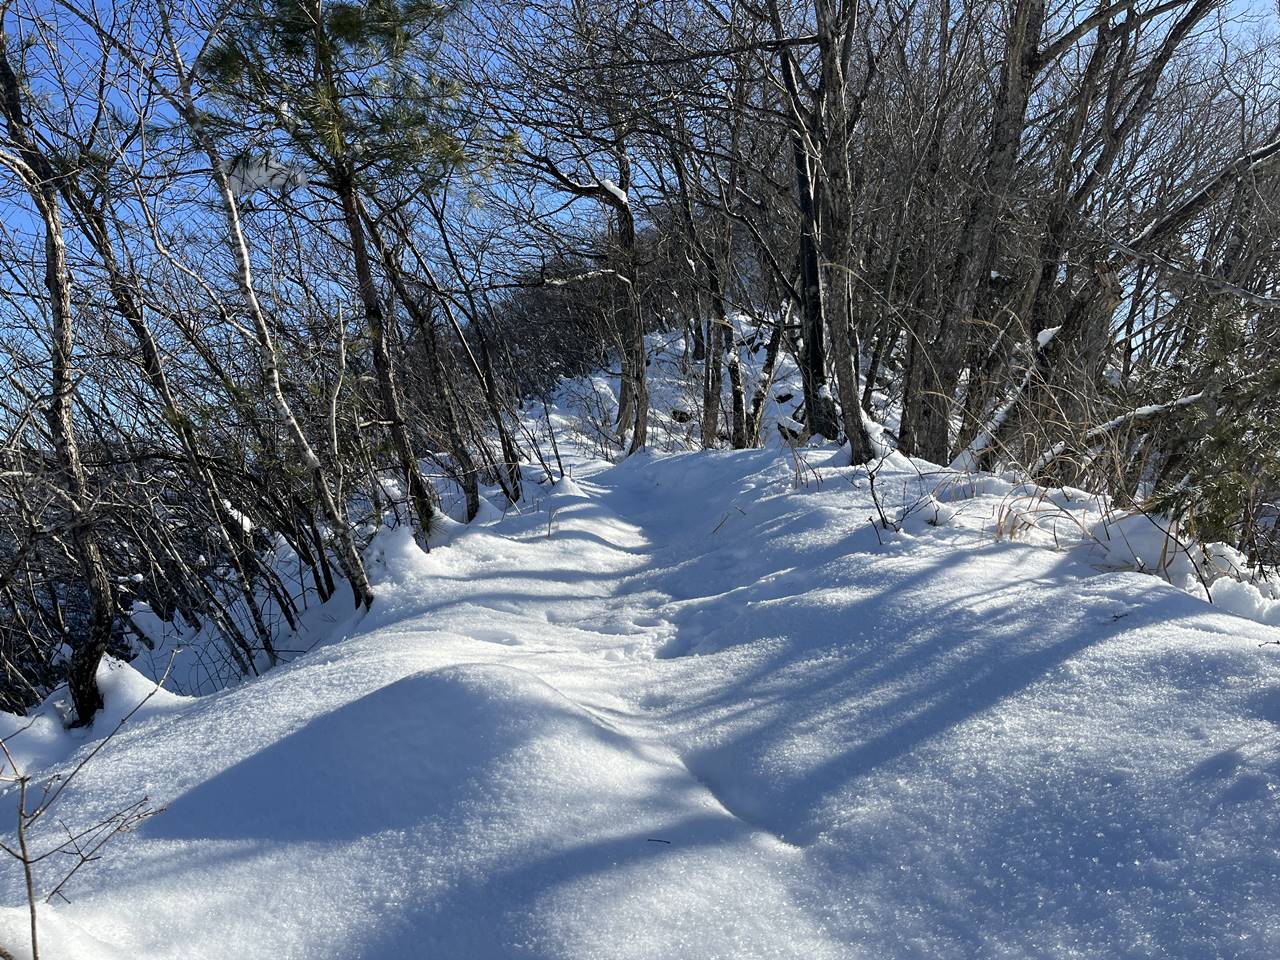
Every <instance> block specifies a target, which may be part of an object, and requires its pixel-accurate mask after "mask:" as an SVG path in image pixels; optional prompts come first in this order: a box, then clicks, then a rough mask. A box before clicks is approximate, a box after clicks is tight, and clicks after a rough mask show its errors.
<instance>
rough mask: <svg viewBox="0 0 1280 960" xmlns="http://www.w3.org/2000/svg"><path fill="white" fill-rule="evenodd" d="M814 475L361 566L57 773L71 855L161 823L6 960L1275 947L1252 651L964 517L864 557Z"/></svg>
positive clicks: (867, 543) (570, 485)
mask: <svg viewBox="0 0 1280 960" xmlns="http://www.w3.org/2000/svg"><path fill="white" fill-rule="evenodd" d="M836 456H837V454H835V453H834V452H830V451H827V452H822V451H819V452H817V453H815V454H814V459H815V463H814V464H813V465H811V467H810V470H811V473H812V476H811V477H809V478H808V479H806V480H805V482H804V483H803V484H801V485H799V486H797V484H796V472H795V468H794V465H793V464H792V463H791V462H789V461H788V460H787V459H786V458H785V457H783V456H782V455H780V454H779V453H778V452H777V451H753V452H746V453H735V454H729V453H725V454H697V455H686V456H676V457H670V458H646V457H637V458H633V459H632V460H631V461H628V462H626V463H624V464H622V465H620V466H618V467H614V468H611V469H608V470H600V469H599V468H598V467H597V468H593V470H584V471H582V472H581V473H580V476H579V479H578V481H577V482H576V483H575V482H573V481H563V482H562V483H561V484H560V485H559V486H558V488H557V489H556V490H555V491H553V492H552V493H550V494H549V495H548V496H547V497H546V498H545V499H544V500H543V501H542V502H541V503H539V504H538V505H537V509H535V510H531V511H530V512H529V513H527V514H526V515H524V516H511V517H508V518H506V519H505V520H503V521H502V522H500V523H496V524H491V525H487V526H480V527H476V528H473V529H469V530H467V531H466V532H463V533H461V534H459V535H458V536H456V537H455V539H454V540H453V541H452V542H451V543H450V544H449V545H448V546H445V547H443V548H441V549H437V550H435V551H433V552H432V553H431V554H430V555H429V556H424V555H422V554H421V553H420V552H417V551H416V548H414V547H412V545H411V544H410V543H408V542H406V541H405V540H404V538H399V539H397V538H395V537H388V538H386V539H384V541H383V547H382V548H383V551H384V556H383V557H382V559H381V562H380V564H379V565H378V566H379V569H380V577H381V584H380V590H379V600H378V603H377V604H376V605H375V608H374V609H373V611H371V612H370V614H368V615H367V616H366V618H365V619H364V620H363V621H362V622H361V623H359V624H358V626H356V627H354V628H353V629H352V630H351V636H350V637H348V638H347V639H345V640H343V641H342V642H335V643H332V644H330V645H328V646H325V647H323V648H320V649H317V650H315V651H313V652H312V653H311V654H309V655H307V656H306V657H303V658H301V659H300V660H298V661H297V662H295V663H294V664H292V665H290V666H288V667H285V668H281V669H279V670H278V671H275V672H273V673H271V674H268V675H267V676H265V677H263V678H262V679H261V680H258V681H256V682H254V683H249V684H246V685H244V686H242V687H240V688H237V689H235V690H231V691H227V692H225V693H222V694H219V695H215V696H211V697H206V698H202V699H199V700H194V701H188V700H182V699H179V698H174V700H173V701H172V702H168V701H166V703H165V704H163V705H162V707H160V708H157V709H156V710H155V711H154V712H153V714H152V715H150V716H149V717H148V718H147V719H145V720H142V721H140V722H138V723H136V724H134V725H130V727H128V728H126V729H125V731H124V732H122V734H121V735H120V736H119V738H118V740H117V741H114V742H113V743H111V744H110V745H109V746H108V748H107V749H106V750H104V751H103V753H102V755H100V757H98V758H97V759H95V761H94V763H93V764H92V765H91V766H90V767H89V768H87V770H86V772H85V774H83V780H81V781H80V782H79V783H78V784H77V785H76V786H75V787H74V788H73V789H74V794H73V795H72V796H70V797H69V798H68V802H67V806H66V811H65V812H67V813H68V814H72V815H73V816H74V820H75V822H84V823H89V822H93V820H94V818H95V817H100V816H102V815H104V814H105V813H108V812H110V811H111V810H113V809H115V808H116V807H118V806H120V805H121V804H122V802H127V801H129V800H132V799H135V798H136V797H137V796H138V795H139V794H141V793H143V792H146V793H148V794H149V795H150V796H151V797H152V798H153V800H155V801H157V802H159V803H163V804H166V805H167V806H168V809H167V810H166V811H165V812H164V813H163V814H161V815H159V816H157V817H156V818H154V819H153V820H151V821H150V822H149V823H148V824H147V825H146V826H144V828H143V829H142V830H141V831H139V832H138V833H137V834H134V835H130V836H128V837H125V838H122V839H120V840H118V841H116V845H115V846H114V847H113V848H112V849H110V851H109V852H108V855H107V857H106V858H105V859H104V860H103V862H102V863H100V864H96V865H95V866H94V868H93V871H92V872H91V873H88V874H86V876H85V878H84V879H83V880H81V881H80V882H79V884H78V885H77V886H76V887H74V888H73V890H72V899H73V903H71V904H70V905H63V906H60V907H57V908H54V909H51V910H48V911H47V912H46V914H45V921H44V923H45V928H46V938H47V950H46V951H45V953H44V956H46V957H47V958H53V960H57V958H58V957H76V958H80V957H83V958H87V960H95V958H98V957H114V958H119V957H131V958H133V957H138V958H157V960H158V958H178V957H182V958H203V957H227V956H235V957H238V958H239V957H243V958H256V957H262V958H267V957H272V958H279V957H286V958H287V957H299V958H301V957H308V958H314V957H326V958H327V957H335V958H339V957H341V958H347V957H349V958H357V957H359V958H411V957H412V958H416V957H424V958H425V957H432V958H435V957H440V958H471V957H475V958H506V957H513V958H514V957H530V958H535V957H536V958H583V960H585V958H609V960H614V958H618V960H629V958H683V957H698V958H709V957H724V958H730V957H733V958H744V957H804V958H826V957H850V958H858V957H867V958H886V957H889V958H899V957H902V958H906V957H919V958H926V957H928V958H934V957H1032V956H1035V957H1054V958H1059V957H1061V958H1067V957H1099V958H1102V957H1118V956H1124V957H1130V956H1132V957H1147V956H1150V957H1162V956H1173V957H1188V958H1190V957H1204V958H1209V957H1257V958H1259V960H1261V958H1270V957H1274V956H1276V955H1280V926H1278V924H1277V919H1276V918H1277V917H1280V910H1278V909H1277V908H1278V907H1280V884H1278V883H1277V881H1280V859H1278V857H1277V850H1278V849H1280V843H1278V842H1277V841H1280V826H1278V825H1277V819H1276V818H1275V816H1274V813H1275V805H1274V797H1275V790H1276V788H1277V786H1280V752H1278V751H1277V732H1278V731H1277V726H1280V668H1278V667H1277V659H1276V654H1275V651H1274V648H1264V647H1259V646H1258V644H1259V643H1261V642H1265V641H1268V640H1276V639H1280V632H1278V631H1275V630H1273V629H1271V628H1268V627H1264V626H1261V625H1259V624H1256V623H1252V622H1248V621H1244V620H1241V619H1238V618H1235V617H1230V616H1226V615H1223V614H1221V613H1217V612H1215V611H1214V609H1213V608H1212V607H1210V606H1208V605H1207V604H1204V603H1202V602H1200V601H1198V600H1195V599H1194V598H1192V597H1190V596H1187V595H1186V594H1183V593H1181V592H1179V591H1176V590H1174V589H1173V588H1171V587H1169V586H1168V585H1166V584H1162V583H1161V582H1159V581H1158V580H1156V579H1155V578H1152V577H1146V576H1140V575H1137V574H1115V573H1099V572H1098V571H1097V570H1094V569H1092V568H1091V567H1089V566H1087V564H1086V563H1085V562H1084V561H1083V559H1082V558H1081V557H1079V556H1077V555H1076V554H1073V553H1069V552H1068V553H1063V552H1057V551H1053V550H1050V549H1046V548H1044V547H1041V546H1032V545H1028V544H1023V543H1009V542H1007V541H997V540H995V539H993V538H992V537H991V536H990V535H988V534H983V533H982V532H981V531H980V530H979V527H980V524H977V523H976V522H975V523H966V522H965V521H964V518H963V516H962V517H961V518H959V519H957V520H956V521H955V522H953V523H951V524H949V525H945V526H940V527H932V526H928V525H923V524H922V525H919V526H917V527H915V528H912V529H911V530H910V531H909V532H907V533H903V534H899V535H896V536H892V537H889V538H887V539H885V538H884V537H883V535H881V536H878V535H877V534H876V533H875V531H873V529H872V528H871V526H870V525H869V524H868V522H867V517H868V516H869V515H870V514H871V513H872V512H873V507H872V504H871V501H870V499H869V495H868V491H867V489H866V487H865V478H863V479H861V480H860V479H859V475H858V474H856V473H855V472H854V471H850V470H847V469H841V468H838V467H835V466H833V465H832V463H834V462H835V457H836ZM827 459H830V460H831V463H826V462H824V461H826V460H827ZM881 482H882V484H883V487H884V488H885V489H890V488H893V487H894V486H895V485H899V486H901V487H903V488H904V489H905V488H906V487H907V486H909V485H910V484H913V483H919V480H918V478H916V476H915V474H914V472H913V471H909V470H907V469H905V468H902V469H900V470H898V472H897V473H893V472H892V471H890V472H889V473H887V474H886V476H885V477H883V478H882V480H881ZM713 504H714V506H712V505H713ZM961 507H962V512H963V510H966V509H967V510H970V511H971V513H972V515H973V516H975V517H979V516H981V515H982V513H983V511H984V510H985V511H987V512H988V513H989V512H990V509H991V503H990V502H988V501H986V500H984V499H983V498H982V497H981V496H976V497H974V498H973V499H972V501H971V502H970V503H967V504H962V505H961ZM882 540H883V542H881V541H882ZM3 890H4V894H5V900H4V902H6V903H9V904H15V905H16V904H19V903H21V894H20V891H19V889H18V884H17V878H16V877H15V876H13V875H12V874H11V873H9V874H5V875H4V887H3ZM23 922H24V917H23V914H22V913H21V912H20V911H18V910H13V911H6V912H4V913H3V914H2V915H0V943H3V944H4V945H5V946H7V947H9V948H10V949H13V950H14V952H15V953H16V954H18V955H20V949H18V948H20V945H21V944H22V942H23V941H22V939H21V930H22V924H23ZM11 945H12V946H11Z"/></svg>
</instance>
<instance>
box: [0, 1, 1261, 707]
mask: <svg viewBox="0 0 1280 960" xmlns="http://www.w3.org/2000/svg"><path fill="white" fill-rule="evenodd" d="M1275 19H1276V18H1275V11H1274V10H1270V9H1265V8H1261V7H1251V6H1248V5H1243V6H1242V5H1240V4H1231V3H1225V2H1220V0H1114V2H1112V0H1100V2H1092V0H1089V2H1075V0H1069V2H1064V3H1048V2H1047V0H996V2H990V0H981V2H979V0H972V2H971V0H963V2H952V0H813V2H808V0H804V2H790V0H728V2H719V0H653V2H625V3H624V2H619V3H603V4H601V3H588V2H576V0H575V2H571V0H563V2H513V3H503V4H497V5H492V6H486V5H483V4H473V3H465V2H463V3H456V4H454V3H437V2H434V0H367V2H321V0H241V2H237V3H234V4H223V3H209V2H205V0H196V2H192V3H186V4H173V3H170V2H169V0H158V2H157V0H125V2H116V3H112V4H91V3H87V2H82V0H6V2H5V3H4V4H3V5H2V6H0V110H2V112H3V119H2V122H0V211H3V219H4V226H5V229H4V231H3V233H2V234H0V266H2V268H3V281H2V282H0V297H2V298H3V299H2V301H0V302H2V304H3V305H2V306H0V318H2V326H0V333H2V336H0V351H2V352H3V360H2V362H0V375H2V377H3V379H2V381H0V664H2V666H3V677H4V680H3V684H2V685H0V697H2V700H3V705H4V708H5V709H7V710H10V711H16V712H21V711H23V710H24V709H26V708H28V707H31V706H32V705H34V704H36V703H38V702H40V701H41V700H43V699H44V697H46V696H47V695H48V694H49V692H50V691H51V690H53V689H54V688H56V687H57V686H58V685H59V684H61V683H63V682H68V683H69V691H70V694H71V697H72V700H73V703H74V711H75V721H76V722H77V723H80V724H85V723H89V722H91V720H92V718H93V716H94V714H95V712H96V711H97V710H98V709H99V708H100V707H101V703H102V700H101V695H100V693H99V691H98V689H97V685H96V680H95V672H96V670H97V668H98V665H99V662H100V661H101V659H102V658H103V656H104V655H106V654H108V653H110V654H112V655H114V656H118V657H122V658H124V659H128V658H129V657H130V656H131V651H136V650H137V649H139V645H140V644H142V643H145V642H146V635H145V631H142V630H140V629H139V628H138V626H137V624H136V622H135V621H136V613H137V611H139V610H143V609H145V610H146V611H148V612H149V613H151V614H153V615H154V616H155V617H158V618H159V619H160V620H163V621H165V622H172V623H182V624H185V625H188V626H189V627H190V628H191V629H192V630H195V631H198V632H199V633H200V636H201V637H203V638H204V641H205V642H207V645H208V648H209V650H208V656H209V657H210V658H212V661H213V662H215V663H216V667H215V668H211V675H215V674H216V675H217V676H220V677H222V678H223V682H224V683H226V682H231V681H232V680H234V679H235V678H239V677H245V676H252V675H256V674H257V673H259V672H260V671H263V670H266V669H268V668H269V667H271V666H272V665H273V664H274V663H276V662H277V661H278V660H279V659H280V658H281V656H282V652H281V651H280V650H277V649H276V647H277V645H278V643H279V640H280V637H281V636H282V635H284V634H282V631H286V630H288V629H291V628H294V627H296V624H297V619H298V617H299V615H300V608H302V607H305V605H306V604H309V603H316V602H318V603H324V602H325V601H326V600H328V599H329V598H330V597H331V596H333V595H335V594H344V593H347V592H349V593H350V595H351V597H352V598H353V600H354V602H355V603H356V604H358V605H360V606H363V607H368V606H369V605H370V604H372V603H373V601H374V598H375V589H374V587H373V585H372V584H371V580H370V575H369V571H368V569H367V559H366V556H365V552H366V549H367V547H368V545H369V543H370V541H371V539H372V537H373V536H374V534H375V533H376V532H377V530H378V529H379V528H380V527H381V526H382V525H383V524H384V523H391V524H393V525H395V524H403V525H408V526H409V528H410V529H412V530H413V531H414V533H415V535H416V536H417V538H418V541H419V543H420V544H421V545H423V546H427V545H428V537H429V531H430V530H431V529H432V528H433V524H436V523H437V522H438V518H439V517H441V516H443V515H444V512H443V511H445V510H446V506H445V505H442V500H441V496H442V494H441V490H442V489H443V490H447V491H448V492H449V496H450V498H451V499H450V504H453V503H454V501H456V503H457V504H458V505H459V506H451V507H450V509H454V512H455V513H456V514H457V519H459V520H460V521H462V522H466V521H470V520H471V519H472V518H474V517H475V516H476V514H477V511H479V510H480V507H481V495H480V493H479V491H480V489H481V487H482V486H484V485H497V486H499V487H500V488H501V491H502V495H503V497H505V498H506V499H507V500H509V501H510V503H511V504H515V503H518V502H519V501H520V499H521V497H522V496H523V495H524V493H523V491H522V484H526V483H528V482H529V480H528V474H527V473H524V472H522V469H521V467H522V465H528V464H534V465H536V466H537V467H538V469H539V470H540V471H541V473H542V474H543V475H544V476H545V478H546V479H547V480H552V479H554V478H555V477H556V476H558V475H559V474H560V473H561V472H562V471H563V467H562V466H557V459H558V457H559V452H558V451H557V450H554V449H552V447H551V446H550V445H549V443H548V440H549V439H551V440H553V438H549V437H548V436H546V435H540V434H538V433H537V432H536V431H535V430H531V429H530V427H529V423H531V422H532V423H534V424H536V423H537V420H538V411H539V410H540V409H542V408H543V407H544V406H545V404H546V402H547V398H548V395H549V393H550V391H552V390H553V389H554V387H555V385H556V383H557V382H558V381H559V379H560V378H562V377H566V376H578V375H582V374H584V373H587V372H589V371H591V370H594V369H598V368H601V367H606V368H607V367H609V366H610V365H612V367H613V369H615V370H616V371H617V373H616V375H617V376H618V377H619V378H620V379H619V382H620V387H621V389H620V395H619V398H618V402H617V404H616V410H613V409H611V410H610V411H608V414H607V416H604V415H603V414H602V423H601V430H600V443H601V446H602V450H603V451H604V452H605V453H606V454H607V455H608V456H609V457H610V458H611V459H613V460H621V459H623V458H626V457H628V456H631V455H634V454H636V453H637V452H638V451H641V450H644V449H646V447H647V446H651V445H652V444H653V442H654V440H653V437H652V436H651V433H650V421H651V417H652V415H653V412H654V411H653V410H652V407H653V401H652V399H651V396H650V390H649V387H648V372H647V371H648V365H649V362H650V358H649V357H647V356H646V335H649V334H652V333H654V332H658V331H662V332H671V333H673V334H675V335H677V336H678V337H680V338H682V339H683V341H684V343H685V344H686V347H687V349H686V351H685V353H684V359H683V361H682V362H683V363H684V364H685V366H686V368H687V369H688V370H689V372H690V375H691V376H692V377H694V378H696V382H697V383H699V384H700V385H701V390H700V395H699V396H697V397H695V401H696V403H695V404H693V405H690V407H689V408H688V409H683V410H681V411H678V412H679V413H680V415H681V419H682V421H687V423H688V424H689V428H688V430H687V445H688V446H690V447H694V448H705V449H711V448H728V449H744V448H752V447H757V446H760V445H761V444H762V443H764V442H766V441H769V440H771V439H775V438H773V437H771V436H770V435H771V434H772V433H773V431H774V430H779V431H781V436H782V439H783V440H784V441H785V442H786V443H789V444H792V445H796V446H803V445H804V444H805V443H806V442H807V441H808V440H809V439H810V438H811V437H817V438H824V439H825V440H829V441H838V442H843V443H844V444H845V445H846V448H847V454H848V456H849V459H850V462H851V463H852V464H854V465H858V464H866V463H868V462H869V461H871V460H873V459H874V457H875V456H876V453H875V450H874V449H873V443H872V438H871V436H870V434H869V426H868V425H878V426H879V427H883V428H884V429H885V430H886V431H887V433H886V436H887V437H888V438H889V440H890V441H891V444H892V446H893V447H894V448H896V450H898V451H900V452H901V453H903V454H906V455H908V456H911V457H915V458H918V459H919V460H922V461H927V462H930V463H933V464H936V465H941V466H947V465H954V466H955V467H956V468H957V469H965V470H992V469H999V470H1014V471H1017V472H1018V473H1020V474H1021V475H1024V476H1025V477H1027V478H1028V479H1030V480H1034V481H1037V482H1041V483H1046V484H1052V485H1054V486H1064V485H1072V486H1076V487H1083V488H1087V489H1089V490H1092V491H1097V492H1100V493H1103V494H1105V495H1106V496H1108V497H1110V498H1112V500H1113V502H1115V503H1118V504H1122V505H1123V504H1133V505H1137V506H1139V507H1141V509H1143V510H1144V511H1147V512H1151V513H1156V514H1159V515H1161V516H1169V517H1175V518H1177V519H1178V521H1179V522H1180V524H1182V526H1183V528H1184V529H1186V530H1188V531H1190V532H1191V534H1192V535H1194V536H1195V537H1197V538H1198V539H1200V540H1203V541H1205V542H1208V541H1222V542H1226V543H1229V544H1231V545H1232V546H1234V547H1236V548H1237V549H1239V550H1240V551H1242V552H1243V553H1244V554H1245V555H1246V556H1247V557H1248V559H1249V561H1250V563H1252V564H1254V565H1256V566H1258V567H1259V568H1260V569H1262V570H1264V571H1265V570H1269V569H1271V568H1272V567H1273V566H1274V565H1275V563H1276V562H1277V560H1278V559H1280V557H1278V556H1277V544H1276V534H1275V520H1276V507H1275V500H1276V496H1277V493H1278V492H1280V491H1278V487H1280V461H1278V460H1277V449H1278V448H1280V437H1278V436H1277V426H1278V425H1277V423H1276V414H1275V411H1274V406H1275V405H1274V403H1273V397H1274V394H1275V391H1276V388H1277V386H1280V353H1278V352H1277V350H1278V349H1280V347H1278V345H1277V344H1276V343H1275V342H1273V341H1274V340H1275V337H1274V334H1273V331H1271V328H1270V327H1269V326H1268V324H1269V323H1270V322H1272V321H1273V319H1274V317H1275V310H1276V308H1277V306H1280V294H1278V293H1277V282H1278V280H1280V249H1278V247H1277V239H1278V227H1277V224H1280V220H1278V219H1277V217H1276V215H1275V204H1276V202H1277V199H1278V198H1280V178H1278V177H1277V176H1276V172H1277V169H1280V97H1278V96H1277V86H1276V83H1277V79H1278V75H1277V65H1278V61H1277V33H1276V29H1275V27H1276V24H1275ZM744 357H745V358H747V359H749V360H751V364H750V370H748V369H746V367H747V364H746V362H745V361H744ZM787 361H789V362H792V363H794V364H795V367H796V369H797V370H798V371H799V374H800V377H801V383H802V388H801V390H800V391H799V394H798V395H796V396H795V397H794V399H793V405H794V407H795V409H794V412H793V416H791V417H790V418H788V419H787V420H786V421H785V422H784V423H782V424H778V425H774V424H768V423H766V422H765V418H764V417H763V416H762V408H763V406H764V403H765V400H766V399H767V398H768V396H769V394H770V391H771V390H772V389H773V374H774V371H775V370H776V369H777V368H778V366H779V364H781V363H783V362H787ZM666 412H667V413H670V411H666ZM603 420H608V421H609V422H608V423H604V422H603ZM712 506H714V505H712ZM281 544H284V545H287V548H288V550H289V552H290V555H291V556H292V557H295V558H296V564H295V567H296V569H294V570H293V571H292V573H291V574H290V575H289V576H288V577H285V576H283V575H282V573H281V569H280V565H279V563H278V562H277V553H278V548H279V546H280V545H281Z"/></svg>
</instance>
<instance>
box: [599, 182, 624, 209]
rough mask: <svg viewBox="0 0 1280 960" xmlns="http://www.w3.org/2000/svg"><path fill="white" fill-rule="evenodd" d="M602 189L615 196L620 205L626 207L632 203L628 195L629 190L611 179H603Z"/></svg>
mask: <svg viewBox="0 0 1280 960" xmlns="http://www.w3.org/2000/svg"><path fill="white" fill-rule="evenodd" d="M600 189H601V190H603V191H604V192H605V193H607V194H609V196H611V197H613V199H614V200H616V201H617V202H618V204H619V205H620V206H624V207H626V206H630V205H631V201H630V199H629V198H628V197H627V191H625V190H623V189H622V188H621V187H620V186H618V185H617V184H616V183H614V182H613V181H612V180H609V179H604V180H601V181H600Z"/></svg>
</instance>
